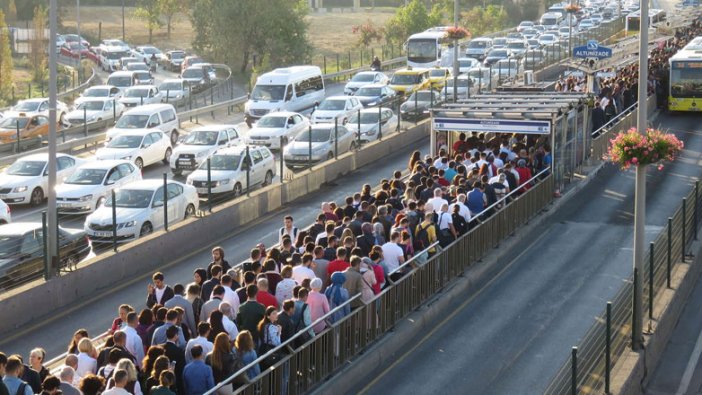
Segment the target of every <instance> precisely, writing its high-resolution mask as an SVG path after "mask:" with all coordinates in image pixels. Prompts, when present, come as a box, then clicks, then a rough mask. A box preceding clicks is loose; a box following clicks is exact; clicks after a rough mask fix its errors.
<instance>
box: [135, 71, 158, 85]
mask: <svg viewBox="0 0 702 395" xmlns="http://www.w3.org/2000/svg"><path fill="white" fill-rule="evenodd" d="M134 78H136V81H137V85H153V84H154V81H155V80H154V77H153V75H151V72H150V71H144V70H139V71H135V72H134Z"/></svg>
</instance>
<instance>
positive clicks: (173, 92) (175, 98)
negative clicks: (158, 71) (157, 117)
mask: <svg viewBox="0 0 702 395" xmlns="http://www.w3.org/2000/svg"><path fill="white" fill-rule="evenodd" d="M158 89H159V90H160V91H161V95H162V101H164V102H166V103H174V104H180V103H183V102H185V101H186V100H188V97H190V90H189V89H188V84H187V83H186V82H185V80H183V79H180V78H169V79H166V80H163V82H161V84H160V85H159V86H158Z"/></svg>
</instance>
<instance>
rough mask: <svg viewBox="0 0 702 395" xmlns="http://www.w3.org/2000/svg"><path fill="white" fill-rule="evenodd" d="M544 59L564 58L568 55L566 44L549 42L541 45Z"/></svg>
mask: <svg viewBox="0 0 702 395" xmlns="http://www.w3.org/2000/svg"><path fill="white" fill-rule="evenodd" d="M543 51H544V57H545V58H546V60H547V61H548V60H551V61H553V60H555V59H564V58H566V57H567V55H568V53H567V52H568V46H567V45H561V44H551V45H546V46H544V47H543Z"/></svg>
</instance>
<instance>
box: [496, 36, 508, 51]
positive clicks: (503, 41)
mask: <svg viewBox="0 0 702 395" xmlns="http://www.w3.org/2000/svg"><path fill="white" fill-rule="evenodd" d="M507 40H508V39H507V37H498V38H495V39H493V40H492V49H497V48H505V47H506V46H507Z"/></svg>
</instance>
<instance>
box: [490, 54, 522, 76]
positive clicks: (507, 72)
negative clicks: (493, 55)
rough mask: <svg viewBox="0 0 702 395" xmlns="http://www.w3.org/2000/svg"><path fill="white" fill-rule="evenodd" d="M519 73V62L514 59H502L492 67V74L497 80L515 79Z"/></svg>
mask: <svg viewBox="0 0 702 395" xmlns="http://www.w3.org/2000/svg"><path fill="white" fill-rule="evenodd" d="M518 72H519V61H518V60H516V59H502V60H498V61H497V63H495V64H494V65H492V73H493V74H494V75H495V77H496V78H497V79H498V80H505V79H508V78H515V77H517V74H518Z"/></svg>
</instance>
